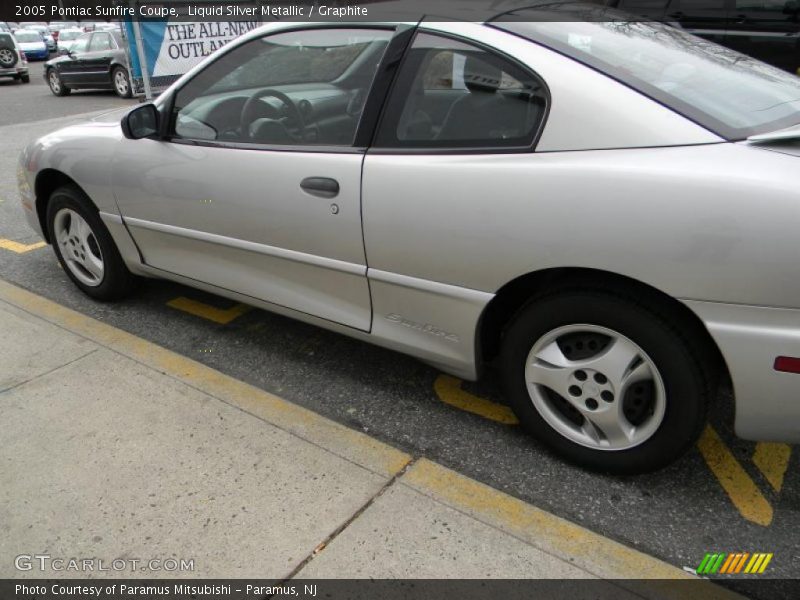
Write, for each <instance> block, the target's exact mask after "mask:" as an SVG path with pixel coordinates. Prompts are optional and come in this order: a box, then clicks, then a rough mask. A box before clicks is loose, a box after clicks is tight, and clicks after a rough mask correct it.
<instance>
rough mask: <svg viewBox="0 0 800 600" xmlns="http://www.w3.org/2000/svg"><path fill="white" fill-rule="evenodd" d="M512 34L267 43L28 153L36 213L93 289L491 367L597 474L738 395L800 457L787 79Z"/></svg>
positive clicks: (452, 25)
mask: <svg viewBox="0 0 800 600" xmlns="http://www.w3.org/2000/svg"><path fill="white" fill-rule="evenodd" d="M525 17H526V15H525V13H524V11H522V13H521V14H513V15H504V16H500V17H498V18H496V19H493V20H492V21H490V22H486V23H464V22H448V23H444V22H423V23H422V24H420V25H417V26H412V25H408V24H388V23H387V24H373V25H366V24H363V25H354V24H350V25H346V26H341V25H338V26H337V25H331V24H304V25H298V24H296V23H295V24H291V23H285V24H270V25H266V26H264V27H262V28H261V29H258V30H256V31H254V32H251V33H250V34H248V35H246V36H244V37H242V38H240V39H239V40H237V41H236V42H235V43H232V44H230V45H229V46H226V47H225V48H224V49H222V50H221V51H220V52H218V53H217V54H215V55H213V56H212V57H210V58H209V59H207V60H206V61H205V62H203V63H202V64H201V65H199V66H198V67H197V68H195V69H194V70H192V71H191V72H190V73H188V74H187V75H186V76H184V77H183V78H181V79H180V80H179V81H178V82H177V83H175V84H174V85H173V86H172V87H171V88H170V89H169V90H168V91H166V92H165V93H164V94H162V95H161V96H160V97H159V98H158V99H157V100H156V101H155V102H154V103H153V104H145V105H141V106H138V107H136V108H134V109H133V110H131V111H130V112H128V113H127V114H126V115H125V116H124V117H122V120H121V122H120V117H121V115H111V116H108V117H104V118H99V119H96V120H95V121H92V122H89V123H86V124H84V125H78V126H73V127H69V128H67V129H63V130H61V131H57V132H55V133H53V134H50V135H47V136H45V137H43V138H41V139H40V140H38V141H36V142H35V143H33V144H31V145H30V146H29V147H28V148H27V149H26V150H25V151H24V153H23V155H22V157H21V166H22V168H21V169H20V187H21V191H22V204H23V207H24V210H25V213H26V214H27V217H28V220H29V221H30V224H31V226H32V227H33V228H34V229H36V230H37V231H38V232H40V233H41V234H42V235H43V236H44V238H45V239H46V240H47V241H48V242H49V243H50V244H52V246H53V249H54V250H55V252H56V255H57V256H58V259H59V261H60V262H61V264H62V265H63V267H64V269H65V271H66V272H67V273H68V274H69V276H70V278H71V279H72V280H73V281H74V282H75V284H76V285H77V286H78V287H79V288H81V289H82V290H83V291H84V292H85V293H86V294H88V295H89V296H91V297H93V298H96V299H100V300H111V299H117V298H121V297H123V296H124V295H125V294H126V293H127V292H129V291H130V290H131V287H132V284H133V282H134V278H135V276H148V277H161V278H165V279H171V280H175V281H179V282H182V283H186V284H188V285H191V286H196V287H198V288H203V289H206V290H210V291H212V292H214V293H217V294H221V295H224V296H228V297H231V298H235V299H237V300H242V301H245V302H249V303H251V304H254V305H256V306H260V307H263V308H266V309H268V310H272V311H275V312H278V313H282V314H286V315H290V316H293V317H296V318H298V319H301V320H304V321H308V322H311V323H315V324H318V325H321V326H323V327H327V328H330V329H333V330H336V331H339V332H342V333H346V334H348V335H352V336H354V337H357V338H360V339H364V340H368V341H372V342H374V343H376V344H380V345H382V346H386V347H389V348H393V349H395V350H398V351H401V352H406V353H409V354H412V355H414V356H417V357H419V358H420V359H422V360H424V361H427V362H429V363H431V364H433V365H436V366H437V367H439V368H440V369H442V370H444V371H447V372H449V373H453V374H455V375H458V376H459V377H464V378H472V379H474V378H476V377H478V376H479V375H480V374H481V372H482V371H483V369H484V368H485V367H486V366H489V365H492V366H494V367H496V369H497V371H498V372H499V373H500V377H501V379H502V381H503V383H504V385H505V391H506V398H507V401H508V402H509V404H510V405H511V406H512V407H513V409H514V411H515V412H516V414H517V415H518V417H519V419H520V421H521V422H522V424H523V426H524V427H525V428H526V429H527V430H528V431H529V432H530V433H531V434H533V435H534V436H535V437H536V438H538V439H540V440H542V441H544V442H546V443H547V444H549V445H550V446H551V447H553V448H554V449H556V450H557V451H558V452H560V453H561V454H562V455H563V456H565V457H567V458H569V459H571V460H573V461H575V462H577V463H579V464H582V465H584V466H587V467H589V468H593V469H598V470H602V471H608V472H617V473H622V472H626V473H630V472H637V471H644V470H650V469H655V468H658V467H661V466H663V465H665V464H667V463H669V462H670V461H673V460H674V459H676V458H677V457H678V456H679V455H681V453H683V452H684V451H685V450H686V449H687V448H689V447H690V446H691V445H692V443H693V442H694V441H695V440H696V438H697V436H698V434H699V432H700V431H701V429H702V427H703V425H704V422H705V420H706V417H707V414H708V411H709V409H710V408H711V404H712V400H713V399H714V398H715V391H716V386H717V385H718V382H719V381H720V380H721V379H722V380H724V379H726V378H727V377H728V376H729V377H730V379H731V381H732V384H733V390H734V393H735V409H736V410H735V413H736V417H735V418H736V423H735V426H736V431H737V433H738V434H739V435H740V436H741V437H743V438H747V439H758V440H782V441H787V442H794V441H800V396H799V395H798V392H797V390H798V389H799V388H798V384H800V276H798V272H799V271H798V261H797V256H798V231H800V79H799V78H797V77H795V76H793V75H789V74H787V73H784V72H782V71H779V70H777V69H774V68H772V67H769V66H767V65H765V64H763V63H759V62H757V61H754V60H751V59H748V58H746V57H744V56H742V55H739V54H736V53H735V52H732V51H730V50H727V49H724V48H722V47H719V46H716V45H714V44H712V43H710V42H706V41H703V40H700V39H698V38H694V37H692V36H690V35H688V34H686V33H683V32H681V31H678V30H675V29H672V28H669V27H667V26H662V25H658V24H648V23H633V22H626V21H610V20H608V21H604V22H584V21H575V20H573V21H570V20H569V19H563V20H562V22H546V19H545V20H542V19H541V18H540V16H539V15H534V16H532V18H530V19H527V20H526V18H525ZM712 410H713V408H712Z"/></svg>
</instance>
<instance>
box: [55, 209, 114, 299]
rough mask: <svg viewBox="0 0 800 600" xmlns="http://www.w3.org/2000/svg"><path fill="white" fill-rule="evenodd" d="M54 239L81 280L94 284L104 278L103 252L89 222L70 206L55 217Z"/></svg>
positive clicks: (69, 267) (70, 268) (65, 260)
mask: <svg viewBox="0 0 800 600" xmlns="http://www.w3.org/2000/svg"><path fill="white" fill-rule="evenodd" d="M54 226H55V227H54V229H55V235H56V241H57V242H58V245H59V249H60V251H61V256H62V257H63V258H64V262H65V263H66V265H67V268H68V269H69V270H70V271H71V272H72V274H73V275H74V276H75V277H77V278H78V280H79V281H81V283H84V284H85V285H88V286H91V287H95V286H98V285H100V284H101V283H102V282H103V275H104V273H105V266H104V263H103V254H102V252H101V251H100V245H99V244H98V243H97V238H96V237H95V235H94V232H93V231H92V228H91V227H90V226H89V223H87V222H86V220H85V219H84V218H83V217H82V216H81V215H79V214H78V213H77V212H75V211H74V210H72V209H69V208H62V209H61V210H59V211H58V212H57V213H56V216H55V219H54Z"/></svg>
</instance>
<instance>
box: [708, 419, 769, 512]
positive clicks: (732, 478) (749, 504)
mask: <svg viewBox="0 0 800 600" xmlns="http://www.w3.org/2000/svg"><path fill="white" fill-rule="evenodd" d="M697 447H698V449H699V450H700V454H702V455H703V458H704V459H705V461H706V464H708V468H709V469H711V472H712V473H714V476H715V477H716V478H717V480H718V481H719V483H720V485H721V486H722V489H724V490H725V493H726V494H728V497H729V498H730V499H731V502H733V505H734V506H735V507H736V508H737V510H738V511H739V513H741V515H742V516H743V517H744V518H745V519H747V520H748V521H752V522H753V523H757V524H758V525H763V526H764V527H766V526H767V525H769V524H770V523H771V522H772V516H773V511H772V506H770V503H769V502H768V501H767V499H766V498H765V497H764V495H763V494H762V493H761V490H759V489H758V486H757V485H756V484H755V482H754V481H753V480H752V479H751V478H750V476H749V475H748V474H747V471H745V470H744V468H743V467H742V465H740V464H739V461H737V460H736V458H734V456H733V453H732V452H731V451H730V450H729V449H728V447H727V446H726V445H725V443H724V442H723V441H722V439H720V437H719V434H718V433H717V432H716V431H714V428H713V427H711V426H710V425H708V426H706V428H705V430H704V431H703V435H702V436H701V437H700V441H699V442H698V443H697Z"/></svg>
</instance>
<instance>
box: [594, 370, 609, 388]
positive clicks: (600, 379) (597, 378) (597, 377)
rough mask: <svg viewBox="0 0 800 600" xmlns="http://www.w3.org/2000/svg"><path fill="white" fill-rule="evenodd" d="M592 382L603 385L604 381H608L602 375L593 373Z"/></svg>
mask: <svg viewBox="0 0 800 600" xmlns="http://www.w3.org/2000/svg"><path fill="white" fill-rule="evenodd" d="M594 380H595V381H596V382H597V383H599V384H600V385H603V384H604V383H605V382H606V381H608V378H607V377H606V376H605V375H603V374H602V373H595V374H594Z"/></svg>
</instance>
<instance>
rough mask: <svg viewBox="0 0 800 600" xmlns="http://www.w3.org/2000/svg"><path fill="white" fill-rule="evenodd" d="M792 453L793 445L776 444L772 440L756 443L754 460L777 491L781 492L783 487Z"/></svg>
mask: <svg viewBox="0 0 800 600" xmlns="http://www.w3.org/2000/svg"><path fill="white" fill-rule="evenodd" d="M791 455H792V447H791V446H789V445H788V444H775V443H770V442H759V443H758V444H756V451H755V453H754V454H753V462H754V463H755V464H756V466H757V467H758V470H759V471H761V472H762V473H763V474H764V477H766V478H767V481H769V484H770V485H771V486H772V488H773V489H774V490H775V491H776V492H780V491H781V488H782V487H783V477H784V475H786V469H787V468H788V467H789V458H790V457H791Z"/></svg>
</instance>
